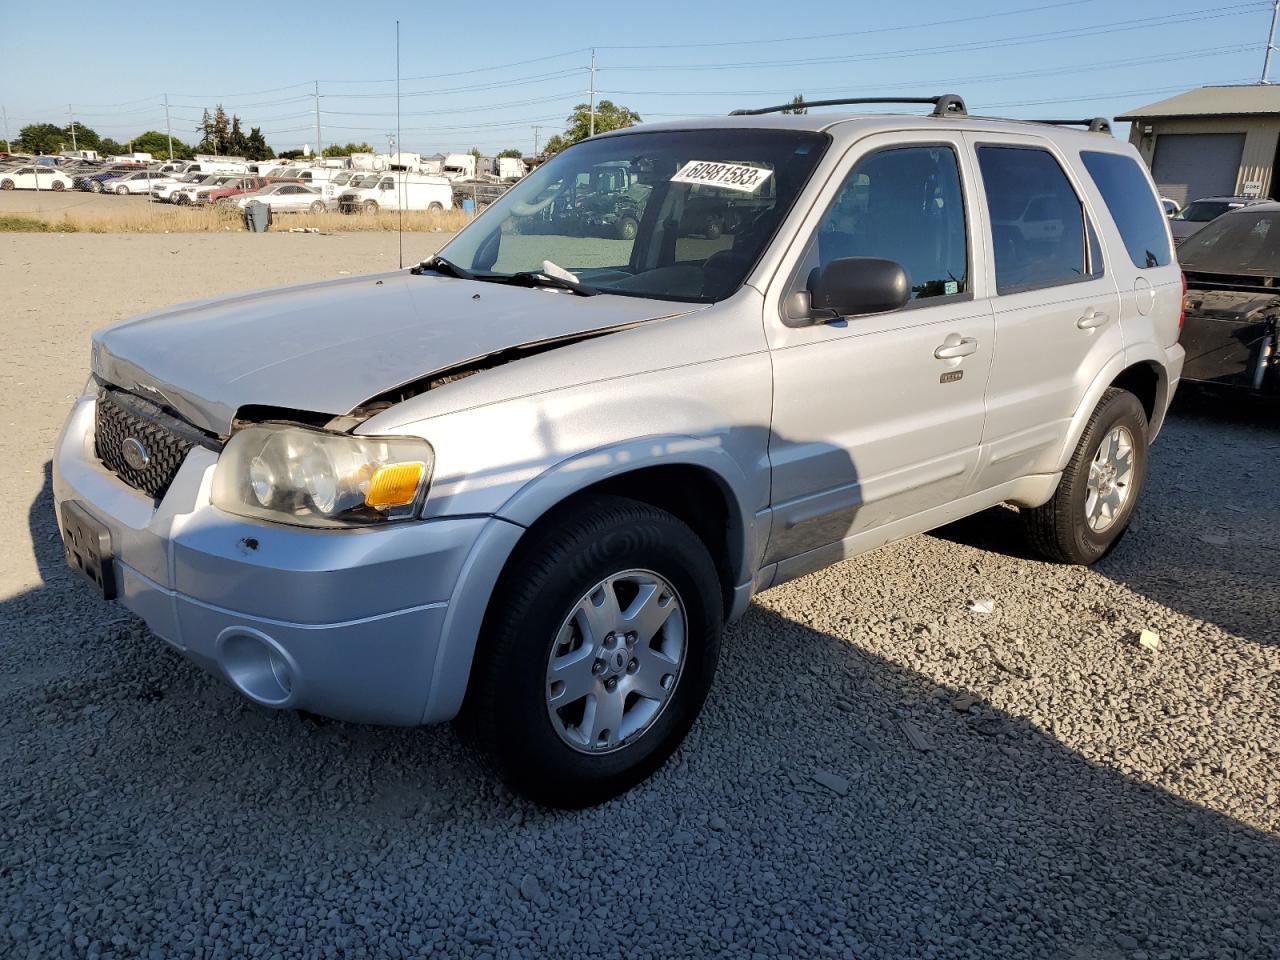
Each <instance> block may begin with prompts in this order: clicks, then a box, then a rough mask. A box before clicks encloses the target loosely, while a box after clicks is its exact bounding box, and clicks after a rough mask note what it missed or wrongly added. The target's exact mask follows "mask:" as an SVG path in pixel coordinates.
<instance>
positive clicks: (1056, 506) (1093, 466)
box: [1022, 387, 1147, 565]
mask: <svg viewBox="0 0 1280 960" xmlns="http://www.w3.org/2000/svg"><path fill="white" fill-rule="evenodd" d="M1146 472H1147V414H1146V411H1145V410H1144V409H1143V407H1142V404H1141V403H1140V402H1139V400H1138V398H1137V397H1135V396H1134V395H1133V394H1132V393H1129V392H1128V391H1127V390H1120V389H1117V388H1115V387H1112V388H1111V389H1109V390H1107V392H1106V393H1104V394H1103V395H1102V399H1101V400H1100V401H1099V402H1098V406H1097V407H1096V408H1095V409H1094V411H1093V415H1092V416H1091V417H1090V418H1089V422H1088V423H1087V424H1086V425H1085V428H1084V433H1083V434H1081V437H1080V442H1079V443H1078V444H1077V445H1076V450H1075V453H1074V454H1073V455H1072V457H1071V461H1070V462H1069V463H1068V464H1067V468H1066V469H1065V470H1063V471H1062V479H1061V480H1060V481H1059V483H1058V489H1057V491H1056V492H1055V493H1054V495H1053V499H1052V500H1050V501H1049V502H1048V503H1046V504H1044V505H1043V506H1040V507H1036V508H1034V509H1024V510H1023V511H1022V524H1023V529H1024V531H1025V533H1026V536H1027V541H1028V542H1029V543H1030V545H1031V546H1032V547H1033V548H1034V549H1035V550H1036V551H1037V552H1038V553H1040V554H1042V555H1043V556H1044V557H1045V558H1046V559H1049V560H1055V561H1057V562H1059V563H1075V564H1086V565H1087V564H1090V563H1093V562H1094V561H1095V560H1099V559H1101V558H1102V557H1103V556H1105V555H1106V553H1107V552H1108V551H1109V550H1110V549H1111V548H1112V547H1113V546H1115V544H1116V542H1117V541H1119V539H1120V538H1121V537H1122V536H1123V535H1124V533H1125V531H1126V530H1127V529H1128V527H1129V521H1130V520H1132V519H1133V511H1134V508H1135V506H1136V505H1137V502H1138V494H1139V493H1140V492H1141V491H1142V481H1143V478H1144V477H1145V476H1146Z"/></svg>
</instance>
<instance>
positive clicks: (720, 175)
mask: <svg viewBox="0 0 1280 960" xmlns="http://www.w3.org/2000/svg"><path fill="white" fill-rule="evenodd" d="M771 176H773V171H772V170H764V169H761V168H760V167H748V166H745V165H744V164H740V163H713V162H711V161H709V160H690V161H689V162H688V163H686V164H685V165H684V166H683V167H681V168H680V172H679V173H677V174H676V175H675V176H674V177H672V178H671V182H672V183H693V184H699V185H701V186H704V187H722V188H724V189H725V190H738V191H740V192H741V193H755V192H756V191H757V190H759V189H760V188H761V187H762V186H764V182H765V181H766V180H768V179H769V178H770V177H771Z"/></svg>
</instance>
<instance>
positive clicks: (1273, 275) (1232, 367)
mask: <svg viewBox="0 0 1280 960" xmlns="http://www.w3.org/2000/svg"><path fill="white" fill-rule="evenodd" d="M1178 259H1179V260H1180V261H1181V262H1182V269H1183V270H1185V271H1186V278H1187V296H1186V319H1185V322H1184V325H1183V328H1182V345H1183V347H1184V348H1185V349H1186V351H1187V361H1186V366H1185V367H1184V368H1183V374H1182V376H1183V379H1184V380H1188V381H1191V382H1193V383H1197V384H1200V385H1202V386H1206V387H1214V388H1218V387H1222V388H1227V389H1229V390H1232V391H1235V392H1244V393H1250V394H1254V395H1257V396H1263V397H1269V398H1271V399H1280V203H1259V204H1249V205H1248V206H1245V207H1239V208H1237V209H1235V210H1231V211H1228V212H1227V213H1224V214H1223V215H1222V216H1220V217H1218V218H1217V219H1216V220H1214V221H1213V222H1212V223H1210V224H1209V225H1208V226H1206V227H1205V228H1204V229H1203V230H1200V231H1198V232H1197V233H1196V234H1194V235H1193V236H1191V237H1189V238H1187V239H1186V240H1185V241H1184V242H1183V243H1182V245H1181V246H1180V247H1179V248H1178Z"/></svg>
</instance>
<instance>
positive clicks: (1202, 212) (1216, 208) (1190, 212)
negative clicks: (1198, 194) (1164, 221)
mask: <svg viewBox="0 0 1280 960" xmlns="http://www.w3.org/2000/svg"><path fill="white" fill-rule="evenodd" d="M1238 206H1240V204H1238V203H1231V202H1230V201H1228V200H1197V201H1195V203H1189V204H1187V205H1186V206H1185V207H1184V208H1183V209H1182V210H1180V211H1179V212H1178V213H1176V214H1174V217H1173V219H1175V220H1190V221H1191V222H1192V223H1208V222H1209V221H1210V220H1215V219H1217V218H1218V217H1220V216H1222V215H1223V214H1224V213H1226V212H1227V211H1228V210H1230V209H1231V208H1232V207H1238Z"/></svg>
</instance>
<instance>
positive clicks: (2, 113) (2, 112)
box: [0, 107, 13, 153]
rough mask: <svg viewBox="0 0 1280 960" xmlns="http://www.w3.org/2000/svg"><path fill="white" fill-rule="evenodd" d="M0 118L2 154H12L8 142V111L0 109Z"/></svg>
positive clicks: (3, 108)
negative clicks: (0, 123) (2, 119)
mask: <svg viewBox="0 0 1280 960" xmlns="http://www.w3.org/2000/svg"><path fill="white" fill-rule="evenodd" d="M0 116H3V117H4V152H5V153H12V152H13V144H12V143H10V142H9V111H8V109H7V108H5V107H0Z"/></svg>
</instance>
